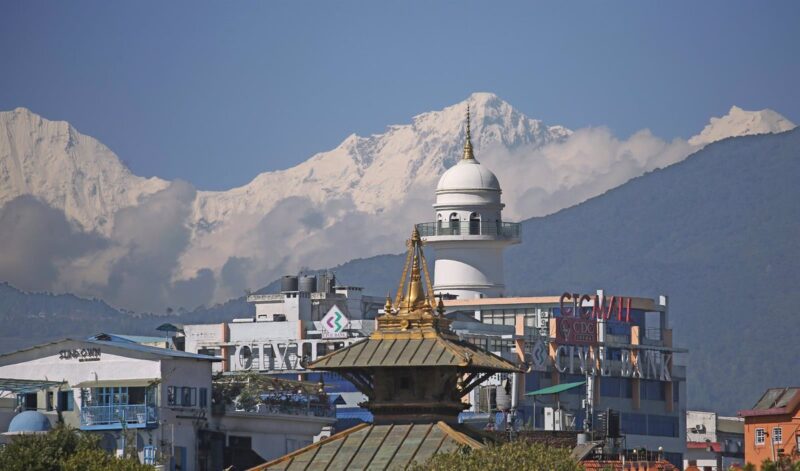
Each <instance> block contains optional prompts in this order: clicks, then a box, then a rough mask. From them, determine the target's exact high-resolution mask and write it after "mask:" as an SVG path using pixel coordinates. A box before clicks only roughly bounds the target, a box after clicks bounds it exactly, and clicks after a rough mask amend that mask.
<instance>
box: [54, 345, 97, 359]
mask: <svg viewBox="0 0 800 471" xmlns="http://www.w3.org/2000/svg"><path fill="white" fill-rule="evenodd" d="M58 359H59V360H72V359H77V360H78V361H100V349H99V348H97V347H93V348H74V349H72V350H61V351H59V352H58Z"/></svg>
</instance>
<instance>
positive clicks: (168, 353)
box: [0, 338, 222, 361]
mask: <svg viewBox="0 0 800 471" xmlns="http://www.w3.org/2000/svg"><path fill="white" fill-rule="evenodd" d="M67 342H78V343H88V344H91V345H97V346H99V347H108V348H112V349H121V350H131V351H135V352H141V353H147V354H150V355H155V356H159V357H166V358H189V359H194V360H208V361H222V358H219V357H214V356H209V355H200V354H198V353H189V352H183V351H180V350H172V349H170V348H160V347H151V346H148V345H141V344H138V343H133V342H114V341H103V340H84V339H73V338H65V339H61V340H56V341H53V342H48V343H44V344H40V345H34V346H32V347H28V348H23V349H22V350H17V351H15V352H8V353H3V354H0V358H4V357H9V356H11V355H16V354H17V353H21V352H27V351H30V350H35V349H38V348H43V347H48V346H52V345H58V344H60V343H67Z"/></svg>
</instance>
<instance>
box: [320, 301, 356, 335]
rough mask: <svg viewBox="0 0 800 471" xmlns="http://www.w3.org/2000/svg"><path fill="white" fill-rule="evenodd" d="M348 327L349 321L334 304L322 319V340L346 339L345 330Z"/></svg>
mask: <svg viewBox="0 0 800 471" xmlns="http://www.w3.org/2000/svg"><path fill="white" fill-rule="evenodd" d="M349 325H350V320H349V319H348V318H347V317H346V316H345V315H344V314H343V313H342V311H341V310H340V309H339V307H338V306H336V305H335V304H334V305H333V306H331V308H330V310H329V311H328V313H327V314H325V317H323V318H322V327H323V328H324V329H325V331H324V332H322V338H324V339H325V338H347V332H345V329H346V328H347V327H348V326H349Z"/></svg>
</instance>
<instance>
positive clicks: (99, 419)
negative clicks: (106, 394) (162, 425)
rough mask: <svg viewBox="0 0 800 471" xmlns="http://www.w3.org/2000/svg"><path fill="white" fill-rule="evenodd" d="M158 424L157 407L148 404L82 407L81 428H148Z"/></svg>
mask: <svg viewBox="0 0 800 471" xmlns="http://www.w3.org/2000/svg"><path fill="white" fill-rule="evenodd" d="M157 423H158V414H157V413H156V407H155V406H153V405H146V404H127V405H122V404H114V405H104V406H83V407H81V428H82V429H93V428H103V429H112V428H122V427H123V424H124V425H125V426H126V427H127V428H148V427H154V426H156V424H157Z"/></svg>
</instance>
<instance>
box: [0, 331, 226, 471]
mask: <svg viewBox="0 0 800 471" xmlns="http://www.w3.org/2000/svg"><path fill="white" fill-rule="evenodd" d="M216 361H218V359H217V358H214V357H210V356H206V355H197V354H193V353H186V352H180V351H177V350H168V349H163V348H158V347H149V346H145V345H140V344H137V343H134V342H120V341H113V342H111V341H98V340H75V339H64V340H60V341H56V342H52V343H48V344H44V345H39V346H35V347H31V348H28V349H24V350H19V351H16V352H13V353H8V354H4V355H0V378H4V380H2V381H0V388H1V387H3V386H2V384H3V383H4V382H6V383H9V384H13V382H15V381H31V382H34V383H38V385H34V386H33V387H31V388H30V389H28V390H18V391H17V393H16V400H17V406H15V408H14V409H12V410H8V409H6V410H5V411H3V412H4V413H3V414H2V415H3V416H4V418H5V420H3V422H5V421H8V422H11V420H13V417H14V416H15V415H16V413H17V412H20V411H37V412H39V413H41V414H42V415H43V416H44V417H46V418H47V419H48V420H49V421H51V422H55V421H56V420H58V417H59V416H60V417H61V420H63V421H64V422H65V423H66V424H68V425H71V426H73V427H75V428H78V429H80V430H83V431H86V432H92V433H97V434H100V435H101V444H102V446H103V447H104V448H105V449H106V450H107V451H109V452H111V453H121V452H122V451H123V450H124V449H126V446H128V447H135V448H136V450H137V452H138V453H139V459H140V460H141V461H142V462H143V463H150V464H155V463H156V462H157V461H159V462H162V463H171V464H172V467H173V468H174V469H181V470H186V469H197V468H196V463H197V459H198V458H197V454H198V448H197V443H198V433H199V430H200V429H202V428H204V426H205V424H206V421H207V420H208V417H209V416H210V405H211V402H210V401H211V396H210V393H211V364H212V363H213V362H216ZM42 381H45V382H42Z"/></svg>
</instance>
